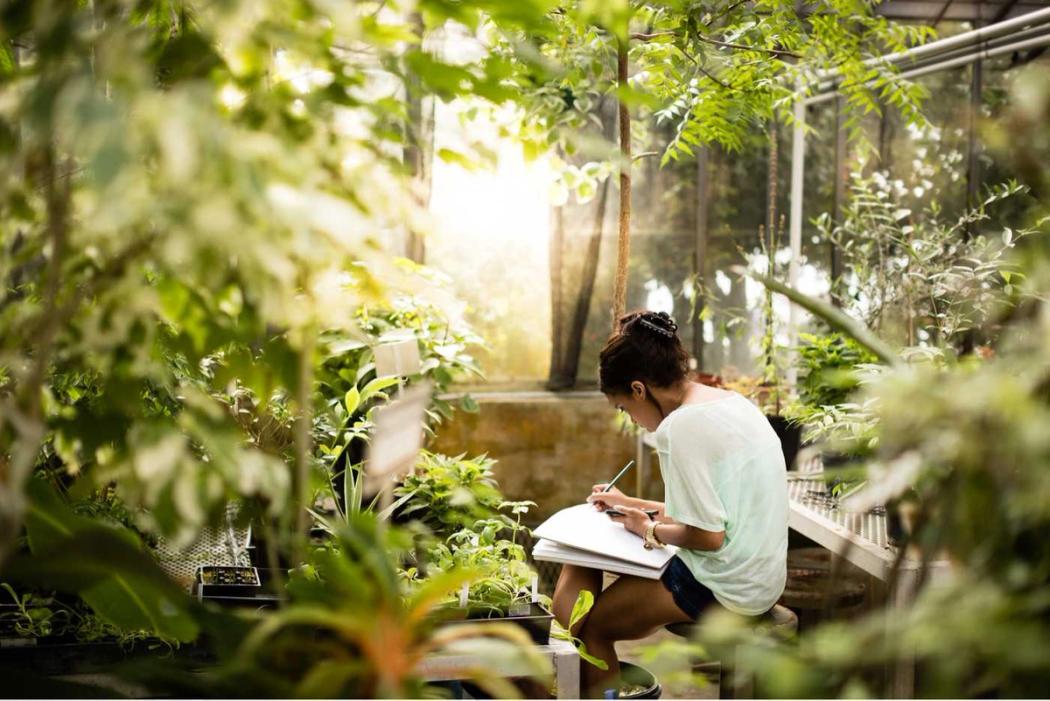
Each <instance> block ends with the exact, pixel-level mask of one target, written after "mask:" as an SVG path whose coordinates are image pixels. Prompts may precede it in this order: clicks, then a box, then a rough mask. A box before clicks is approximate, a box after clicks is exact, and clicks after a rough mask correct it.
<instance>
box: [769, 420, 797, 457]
mask: <svg viewBox="0 0 1050 701" xmlns="http://www.w3.org/2000/svg"><path fill="white" fill-rule="evenodd" d="M766 418H767V419H768V420H769V425H770V426H772V427H773V431H774V433H776V434H777V438H779V439H780V448H781V450H783V451H784V466H785V467H787V469H789V470H791V469H794V467H795V458H796V457H797V456H798V449H799V447H800V446H801V445H802V427H801V426H799V425H798V424H796V423H794V422H792V421H789V420H787V419H786V418H784V417H783V416H777V415H773V416H767V417H766Z"/></svg>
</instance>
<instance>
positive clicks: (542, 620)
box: [449, 603, 554, 645]
mask: <svg viewBox="0 0 1050 701" xmlns="http://www.w3.org/2000/svg"><path fill="white" fill-rule="evenodd" d="M459 611H460V612H461V613H462V615H463V616H464V617H463V618H460V619H456V620H452V621H450V622H449V623H450V625H461V624H464V623H472V624H478V623H511V624H514V625H517V626H521V627H522V628H524V629H525V632H526V633H528V634H529V637H530V638H532V641H533V642H534V643H536V644H537V645H546V644H547V643H548V642H550V637H551V622H552V621H553V620H554V614H553V613H551V612H550V611H548V610H547V609H545V608H543V607H542V606H540V605H539V604H536V603H530V604H529V608H528V611H527V612H526V611H524V610H523V611H521V612H518V611H517V610H515V611H514V613H512V614H511V615H502V616H501V615H499V614H498V613H493V612H491V611H485V612H472V613H470V614H468V613H467V612H466V611H465V610H464V609H459Z"/></svg>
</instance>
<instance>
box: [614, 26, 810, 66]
mask: <svg viewBox="0 0 1050 701" xmlns="http://www.w3.org/2000/svg"><path fill="white" fill-rule="evenodd" d="M675 36H681V34H679V33H678V32H673V31H664V32H652V33H650V34H643V33H636V34H632V35H631V38H632V39H637V40H638V41H650V40H652V39H661V38H663V37H675ZM696 38H697V39H699V40H700V41H702V42H704V43H705V44H711V45H712V46H720V47H722V48H725V49H737V50H739V51H754V52H756V53H764V54H769V55H770V56H776V57H777V58H795V59H800V58H802V57H801V56H799V55H798V54H796V53H794V52H791V51H783V50H781V49H767V48H764V47H761V46H746V45H744V44H734V43H732V42H729V41H722V40H721V39H715V38H713V37H709V36H705V35H703V34H699V33H698V34H697V35H696Z"/></svg>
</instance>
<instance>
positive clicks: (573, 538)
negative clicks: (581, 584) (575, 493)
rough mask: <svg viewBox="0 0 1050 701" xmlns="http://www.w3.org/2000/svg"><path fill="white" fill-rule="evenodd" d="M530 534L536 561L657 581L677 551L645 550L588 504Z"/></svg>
mask: <svg viewBox="0 0 1050 701" xmlns="http://www.w3.org/2000/svg"><path fill="white" fill-rule="evenodd" d="M534 533H535V534H536V536H537V537H538V538H540V540H539V542H537V543H536V546H535V547H534V548H533V549H532V556H533V557H534V558H535V559H537V560H543V561H547V562H560V563H562V564H569V565H580V566H582V567H592V568H594V569H599V570H605V571H607V572H617V573H619V574H630V575H635V576H637V577H645V578H646V579H659V578H660V575H662V574H663V572H664V570H666V569H667V564H668V563H669V562H670V561H671V558H672V557H674V555H675V553H676V552H677V551H678V549H677V548H675V547H674V546H671V545H668V546H667V547H664V548H654V549H653V550H646V549H645V547H644V546H643V545H642V539H641V538H639V537H638V536H636V535H635V534H633V533H631V532H630V531H628V530H626V529H625V528H624V527H623V525H622V524H620V523H617V522H616V521H613V520H612V519H611V518H609V517H608V516H607V515H605V514H604V513H602V512H600V511H598V510H596V509H595V508H594V507H593V506H592V505H591V504H579V505H577V506H571V507H569V508H568V509H562V510H561V511H559V512H558V513H556V514H554V515H553V516H551V517H550V518H549V519H547V520H546V521H544V522H543V524H541V525H540V527H539V528H537V529H535V531H534Z"/></svg>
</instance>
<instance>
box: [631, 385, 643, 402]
mask: <svg viewBox="0 0 1050 701" xmlns="http://www.w3.org/2000/svg"><path fill="white" fill-rule="evenodd" d="M645 393H646V388H645V383H644V382H639V381H638V380H635V381H634V382H632V383H631V396H632V397H633V398H634V399H645Z"/></svg>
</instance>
